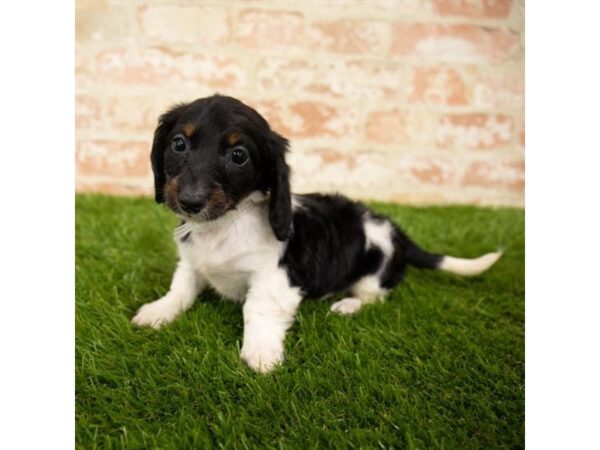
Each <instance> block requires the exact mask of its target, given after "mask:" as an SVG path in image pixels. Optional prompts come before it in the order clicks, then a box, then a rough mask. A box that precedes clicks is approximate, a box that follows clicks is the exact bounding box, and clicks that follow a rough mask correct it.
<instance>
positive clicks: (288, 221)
mask: <svg viewBox="0 0 600 450" xmlns="http://www.w3.org/2000/svg"><path fill="white" fill-rule="evenodd" d="M288 146H289V142H288V140H287V139H285V138H284V137H282V136H280V135H279V134H277V133H275V132H271V137H270V139H269V147H270V151H269V153H270V155H269V156H270V159H271V173H270V176H269V178H270V190H271V198H270V200H269V221H270V222H271V228H273V232H274V233H275V236H276V237H277V239H279V240H280V241H285V240H286V239H287V238H288V236H289V235H290V229H291V227H292V195H291V192H290V168H289V167H288V165H287V163H286V162H285V153H286V152H287V150H288Z"/></svg>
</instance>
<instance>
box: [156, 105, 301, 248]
mask: <svg viewBox="0 0 600 450" xmlns="http://www.w3.org/2000/svg"><path fill="white" fill-rule="evenodd" d="M286 150H287V141H286V140H285V139H284V138H282V137H281V136H279V135H278V134H276V133H275V132H273V131H272V130H271V129H270V127H269V125H268V123H267V122H266V121H265V120H264V119H263V117H262V116H260V115H259V114H258V113H257V112H256V111H255V110H253V109H252V108H250V107H248V106H246V105H245V104H243V103H242V102H240V101H238V100H236V99H233V98H231V97H225V96H220V95H215V96H213V97H207V98H203V99H199V100H196V101H194V102H192V103H189V104H184V105H179V106H177V107H175V108H173V109H171V110H170V111H168V112H167V113H165V114H163V115H162V116H161V118H160V119H159V126H158V128H157V129H156V131H155V134H154V143H153V147H152V155H151V160H152V169H153V171H154V182H155V196H156V201H157V202H159V203H162V202H165V203H166V205H167V206H168V207H169V208H170V209H171V210H173V211H174V212H175V213H176V214H178V215H179V216H181V217H182V218H184V220H190V221H207V220H214V219H217V218H219V217H220V216H222V215H223V214H225V213H227V212H228V211H230V210H232V209H235V207H236V206H237V204H238V203H239V202H240V201H241V200H242V199H244V198H245V197H246V196H247V195H248V194H250V193H251V192H254V191H262V192H265V193H267V192H268V193H269V195H270V197H271V198H270V205H269V207H270V211H269V215H270V220H271V225H272V226H273V230H274V232H275V234H276V236H277V238H278V239H280V240H284V239H285V238H287V236H288V233H289V227H290V223H291V202H290V192H289V181H288V167H287V165H286V163H285V152H286Z"/></svg>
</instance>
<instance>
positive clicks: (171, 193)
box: [165, 175, 179, 208]
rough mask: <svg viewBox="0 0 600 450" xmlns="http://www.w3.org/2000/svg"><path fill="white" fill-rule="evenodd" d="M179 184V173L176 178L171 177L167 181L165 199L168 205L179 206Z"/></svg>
mask: <svg viewBox="0 0 600 450" xmlns="http://www.w3.org/2000/svg"><path fill="white" fill-rule="evenodd" d="M178 185H179V175H178V176H176V177H175V178H171V179H170V180H168V181H167V182H166V183H165V199H166V201H167V205H169V206H170V207H171V208H174V207H177V206H178V203H177V189H178Z"/></svg>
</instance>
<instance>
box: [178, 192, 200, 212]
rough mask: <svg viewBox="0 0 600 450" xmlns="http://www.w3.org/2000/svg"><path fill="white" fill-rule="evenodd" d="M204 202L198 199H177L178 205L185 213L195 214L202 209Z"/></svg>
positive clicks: (181, 197)
mask: <svg viewBox="0 0 600 450" xmlns="http://www.w3.org/2000/svg"><path fill="white" fill-rule="evenodd" d="M204 203H205V202H204V200H202V199H200V198H198V197H187V196H186V197H183V196H180V197H179V205H180V206H181V209H183V210H184V211H185V212H186V213H189V214H196V213H199V212H200V211H201V210H202V208H204Z"/></svg>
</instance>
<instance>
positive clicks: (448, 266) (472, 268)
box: [439, 251, 503, 277]
mask: <svg viewBox="0 0 600 450" xmlns="http://www.w3.org/2000/svg"><path fill="white" fill-rule="evenodd" d="M502 253H503V252H502V251H498V252H493V253H486V254H485V255H483V256H480V257H479V258H473V259H466V258H455V257H454V256H444V259H442V262H441V263H440V266H439V269H440V270H443V271H445V272H451V273H455V274H457V275H464V276H467V277H469V276H473V275H479V274H480V273H482V272H485V271H486V270H488V269H489V268H490V267H492V266H493V265H494V263H495V262H496V261H498V260H499V259H500V257H501V256H502Z"/></svg>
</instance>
